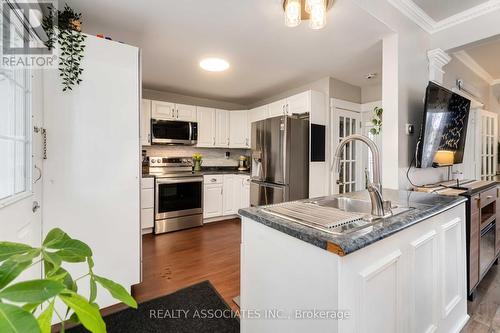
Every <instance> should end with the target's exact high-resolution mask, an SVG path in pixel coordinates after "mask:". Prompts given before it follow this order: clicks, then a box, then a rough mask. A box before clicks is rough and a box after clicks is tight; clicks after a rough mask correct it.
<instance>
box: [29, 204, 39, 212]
mask: <svg viewBox="0 0 500 333" xmlns="http://www.w3.org/2000/svg"><path fill="white" fill-rule="evenodd" d="M38 209H40V204H39V203H38V201H33V207H32V208H31V210H32V211H33V213H36V211H37V210H38Z"/></svg>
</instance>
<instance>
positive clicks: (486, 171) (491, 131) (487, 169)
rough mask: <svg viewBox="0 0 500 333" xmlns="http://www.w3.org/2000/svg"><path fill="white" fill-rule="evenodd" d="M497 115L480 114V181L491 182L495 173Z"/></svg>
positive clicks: (483, 112)
mask: <svg viewBox="0 0 500 333" xmlns="http://www.w3.org/2000/svg"><path fill="white" fill-rule="evenodd" d="M497 133H498V126H497V115H496V114H495V113H492V112H488V111H482V112H481V179H482V180H493V179H494V177H495V175H496V172H497V144H498V143H497V139H496V138H497Z"/></svg>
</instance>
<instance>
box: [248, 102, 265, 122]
mask: <svg viewBox="0 0 500 333" xmlns="http://www.w3.org/2000/svg"><path fill="white" fill-rule="evenodd" d="M266 118H269V106H268V105H263V106H259V107H258V108H255V109H251V110H249V111H248V120H249V122H251V123H252V122H255V121H259V120H264V119H266Z"/></svg>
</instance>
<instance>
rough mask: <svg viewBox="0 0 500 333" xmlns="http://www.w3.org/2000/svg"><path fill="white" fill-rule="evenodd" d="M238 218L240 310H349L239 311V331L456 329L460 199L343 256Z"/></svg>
mask: <svg viewBox="0 0 500 333" xmlns="http://www.w3.org/2000/svg"><path fill="white" fill-rule="evenodd" d="M242 224H243V228H242V247H241V291H240V292H241V294H240V295H241V310H242V311H247V310H250V309H280V310H281V311H283V312H284V313H291V314H294V313H295V310H296V309H311V308H315V309H341V310H347V311H349V313H350V316H349V318H347V319H344V320H336V319H334V318H331V319H325V320H314V319H312V320H305V319H304V318H295V317H292V319H290V320H272V319H269V318H261V319H248V318H242V320H241V331H242V332H289V331H296V332H298V331H302V332H304V331H309V332H337V333H352V332H353V333H364V332H377V333H378V332H383V333H391V332H392V333H400V332H414V333H424V332H456V333H458V332H460V331H461V329H462V327H463V326H464V325H465V323H466V321H467V319H468V315H467V299H466V247H465V207H464V204H461V205H459V206H457V207H454V208H452V209H449V210H447V211H445V212H442V213H440V214H438V215H436V216H434V217H431V218H429V219H427V220H425V221H422V222H420V223H418V224H416V225H413V226H411V227H409V228H407V229H405V230H402V231H400V232H398V233H396V234H394V235H392V236H390V237H387V238H385V239H382V240H379V241H377V242H376V243H374V244H371V245H369V246H367V247H365V248H362V249H360V250H358V251H355V252H353V253H351V254H347V255H345V256H339V255H337V254H334V253H331V252H329V251H326V250H323V249H320V248H318V247H315V246H313V245H311V244H308V243H306V242H304V241H301V240H299V239H296V238H293V237H290V236H288V235H286V234H284V233H282V232H279V231H277V230H274V229H271V228H269V227H267V226H265V225H263V224H261V223H258V222H255V221H253V220H251V219H248V218H243V221H242ZM278 244H279V245H278ZM269 267H272V270H270V269H269ZM283 276H286V277H287V278H286V280H283V279H281V280H280V281H281V282H280V283H279V284H276V283H274V282H275V281H276V280H277V279H279V277H283ZM263 281H265V282H266V283H263ZM290 290H292V292H290ZM293 290H295V291H297V292H295V293H294V292H293ZM298 291H300V292H298ZM283 295H286V296H287V297H283Z"/></svg>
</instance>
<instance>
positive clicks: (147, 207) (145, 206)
mask: <svg viewBox="0 0 500 333" xmlns="http://www.w3.org/2000/svg"><path fill="white" fill-rule="evenodd" d="M154 186H155V179H154V178H142V180H141V229H142V230H143V231H144V232H151V231H152V229H153V226H154V218H155V217H154V211H155V209H154V207H155V203H154V201H155V189H154Z"/></svg>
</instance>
